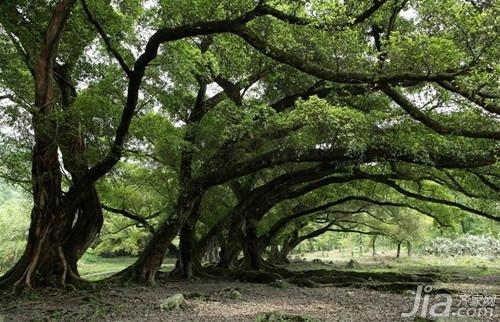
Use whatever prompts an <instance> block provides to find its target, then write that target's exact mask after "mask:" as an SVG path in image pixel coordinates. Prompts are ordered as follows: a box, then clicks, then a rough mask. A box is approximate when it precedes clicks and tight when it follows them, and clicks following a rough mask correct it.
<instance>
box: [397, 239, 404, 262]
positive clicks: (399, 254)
mask: <svg viewBox="0 0 500 322" xmlns="http://www.w3.org/2000/svg"><path fill="white" fill-rule="evenodd" d="M402 243H403V241H402V240H399V241H398V251H397V253H396V258H399V257H400V256H401V244H402Z"/></svg>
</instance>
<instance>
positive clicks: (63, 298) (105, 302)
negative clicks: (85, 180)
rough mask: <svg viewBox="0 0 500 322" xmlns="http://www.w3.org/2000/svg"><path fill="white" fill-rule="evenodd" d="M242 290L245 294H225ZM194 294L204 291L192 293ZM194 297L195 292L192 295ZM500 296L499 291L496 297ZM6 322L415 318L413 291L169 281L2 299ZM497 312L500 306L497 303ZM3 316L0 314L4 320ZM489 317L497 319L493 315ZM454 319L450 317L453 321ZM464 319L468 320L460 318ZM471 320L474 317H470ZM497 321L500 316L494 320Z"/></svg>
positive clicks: (468, 289) (473, 288)
mask: <svg viewBox="0 0 500 322" xmlns="http://www.w3.org/2000/svg"><path fill="white" fill-rule="evenodd" d="M454 287H455V288H457V287H459V288H461V289H462V290H463V292H464V293H467V294H471V293H474V292H477V291H478V290H481V291H482V292H484V293H495V292H498V287H497V286H495V285H477V284H475V285H468V284H460V285H454ZM224 289H236V290H238V291H239V292H240V293H241V295H242V298H241V299H238V300H233V299H229V298H227V296H224V295H223V294H224V292H221V290H224ZM176 293H182V294H184V295H185V296H186V298H187V302H188V307H187V308H185V309H179V310H174V311H164V310H162V309H161V308H160V303H161V302H162V300H164V299H165V298H167V297H169V296H171V295H173V294H176ZM195 293H198V295H197V296H199V295H200V294H202V295H206V296H205V297H204V298H199V297H193V295H194V294H195ZM190 295H191V296H190ZM497 296H498V295H497ZM0 304H1V308H0V315H3V318H4V321H2V322H6V321H210V322H212V321H228V322H229V321H231V322H233V321H255V320H256V318H257V317H258V316H261V315H262V314H265V313H268V312H282V313H287V314H295V315H302V316H304V315H305V316H308V317H311V318H314V319H317V320H319V321H356V322H357V321H413V320H414V319H413V318H412V319H406V320H405V319H402V318H401V313H402V312H408V311H410V309H411V308H412V307H413V304H414V295H412V294H409V293H406V294H395V293H390V292H380V291H374V290H368V289H360V288H356V289H352V288H338V287H320V288H301V287H297V286H290V287H288V288H284V289H282V288H275V287H272V286H269V285H264V284H250V283H238V282H218V281H208V280H207V281H201V280H200V281H188V282H186V281H184V282H168V284H160V285H158V286H156V287H154V288H146V287H135V286H134V287H132V286H131V287H116V286H114V287H110V288H106V287H104V288H101V289H100V290H98V291H93V292H91V291H82V290H80V291H70V292H61V291H60V290H55V289H54V290H45V291H43V292H38V293H37V292H35V293H30V294H26V295H23V296H22V297H21V298H16V299H14V298H3V299H2V300H1V302H0ZM495 313H496V314H498V313H500V306H499V303H498V301H497V303H496V312H495ZM1 320H2V318H1V317H0V321H1ZM489 320H495V319H494V318H493V319H491V318H490V319H489ZM450 321H451V320H450ZM457 321H464V320H457ZM467 321H470V320H467ZM496 321H499V320H496Z"/></svg>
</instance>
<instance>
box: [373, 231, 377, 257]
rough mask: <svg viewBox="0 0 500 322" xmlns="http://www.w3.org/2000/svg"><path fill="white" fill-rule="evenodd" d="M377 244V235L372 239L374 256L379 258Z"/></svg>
mask: <svg viewBox="0 0 500 322" xmlns="http://www.w3.org/2000/svg"><path fill="white" fill-rule="evenodd" d="M376 243H377V235H375V236H373V237H372V256H377V250H376V247H375V246H376Z"/></svg>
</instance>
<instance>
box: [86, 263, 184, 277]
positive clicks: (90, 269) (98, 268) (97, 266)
mask: <svg viewBox="0 0 500 322" xmlns="http://www.w3.org/2000/svg"><path fill="white" fill-rule="evenodd" d="M136 259H137V258H135V257H113V258H102V257H96V258H94V257H93V258H92V260H90V261H86V260H85V258H83V259H82V260H81V261H80V262H79V263H78V271H79V272H80V275H81V276H82V277H83V278H85V279H89V280H99V279H102V278H105V277H107V276H109V275H110V274H113V273H116V272H119V271H121V270H123V269H124V268H126V267H128V266H129V265H131V264H133V263H134V262H135V261H136ZM174 266H175V259H173V258H165V259H164V260H163V265H162V269H161V270H164V271H170V270H172V269H173V268H174Z"/></svg>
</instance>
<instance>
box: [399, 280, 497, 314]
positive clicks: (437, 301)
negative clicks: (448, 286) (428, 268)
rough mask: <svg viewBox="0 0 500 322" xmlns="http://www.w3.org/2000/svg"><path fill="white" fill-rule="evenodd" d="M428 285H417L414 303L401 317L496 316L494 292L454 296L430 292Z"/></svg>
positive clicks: (430, 288) (430, 287)
mask: <svg viewBox="0 0 500 322" xmlns="http://www.w3.org/2000/svg"><path fill="white" fill-rule="evenodd" d="M432 289H433V288H432V286H430V285H425V286H424V285H418V286H417V292H416V294H415V303H414V304H413V309H412V310H411V311H410V312H404V313H402V314H401V316H402V317H406V318H409V317H414V316H417V315H420V316H421V317H423V318H426V317H431V318H435V317H446V316H457V317H496V316H497V315H496V314H495V302H496V297H497V296H496V294H493V295H483V294H462V295H459V296H458V297H457V298H455V301H454V298H453V297H452V296H451V295H450V294H447V293H437V294H430V293H431V292H432Z"/></svg>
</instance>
